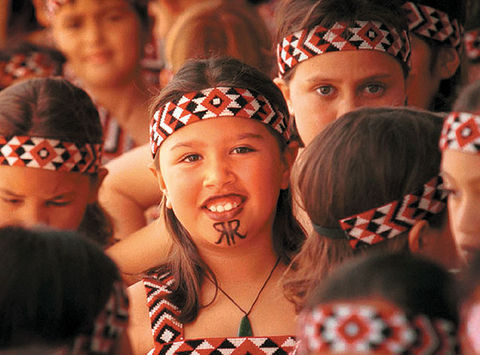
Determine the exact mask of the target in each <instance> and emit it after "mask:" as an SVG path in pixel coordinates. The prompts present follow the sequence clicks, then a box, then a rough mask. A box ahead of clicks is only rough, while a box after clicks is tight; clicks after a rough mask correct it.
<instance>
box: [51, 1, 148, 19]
mask: <svg viewBox="0 0 480 355" xmlns="http://www.w3.org/2000/svg"><path fill="white" fill-rule="evenodd" d="M126 1H127V2H128V3H130V4H132V5H140V6H147V5H148V1H149V0H126ZM71 2H72V0H46V3H45V5H46V8H47V12H48V14H49V15H50V16H53V15H55V13H56V12H57V11H58V9H59V8H60V7H61V6H63V5H66V4H68V3H71Z"/></svg>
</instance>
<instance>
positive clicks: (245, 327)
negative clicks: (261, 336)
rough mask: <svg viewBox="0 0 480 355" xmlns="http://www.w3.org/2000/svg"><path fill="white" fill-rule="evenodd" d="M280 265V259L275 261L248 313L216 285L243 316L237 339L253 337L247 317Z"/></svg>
mask: <svg viewBox="0 0 480 355" xmlns="http://www.w3.org/2000/svg"><path fill="white" fill-rule="evenodd" d="M279 263H280V258H278V259H277V261H276V262H275V265H273V268H272V270H271V271H270V274H269V275H268V277H267V279H266V280H265V282H264V283H263V285H262V287H261V288H260V291H258V293H257V296H256V297H255V299H254V300H253V302H252V305H251V306H250V308H249V310H248V311H245V310H244V309H243V308H242V307H240V306H239V305H238V303H237V302H235V300H234V299H233V298H232V297H230V295H229V294H228V293H226V292H225V291H224V290H223V289H222V288H221V287H220V285H218V284H217V285H216V286H217V288H218V290H219V291H220V292H221V293H223V295H224V296H225V297H227V298H228V299H229V300H230V302H232V303H233V304H234V305H235V307H237V308H238V309H239V310H240V311H241V312H242V313H243V314H244V316H243V317H242V320H241V321H240V326H239V327H238V334H237V336H239V337H251V336H253V330H252V324H251V323H250V319H248V315H249V314H250V312H251V311H252V309H253V307H254V306H255V304H256V303H257V301H258V299H259V298H260V295H261V293H262V291H263V290H264V289H265V286H267V283H268V281H270V278H271V277H272V275H273V272H274V271H275V269H276V268H277V265H278V264H279ZM206 278H207V279H208V280H209V281H210V282H211V283H214V282H213V280H212V279H210V277H208V276H206Z"/></svg>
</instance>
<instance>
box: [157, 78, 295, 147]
mask: <svg viewBox="0 0 480 355" xmlns="http://www.w3.org/2000/svg"><path fill="white" fill-rule="evenodd" d="M219 117H238V118H252V119H255V120H258V121H260V122H262V123H264V124H266V125H268V126H270V127H272V128H273V129H274V130H275V131H277V132H278V133H280V135H282V137H284V138H285V140H286V141H288V140H289V133H288V117H285V116H284V115H283V114H282V113H281V112H280V111H278V110H277V109H276V108H275V106H273V105H272V104H271V103H270V102H269V101H268V100H267V98H266V97H265V96H263V95H262V94H259V93H257V92H255V91H252V90H249V89H243V88H234V87H215V88H208V89H204V90H201V91H198V92H190V93H188V94H185V95H183V96H182V97H181V98H180V99H178V100H174V101H169V102H167V103H166V104H165V105H163V106H162V107H160V109H159V110H158V111H156V112H155V114H154V115H153V118H152V121H151V123H150V147H151V150H152V154H153V156H154V157H155V155H156V153H157V151H158V148H159V147H160V145H161V144H162V143H163V141H164V140H165V139H166V138H167V137H168V136H169V135H171V134H172V133H173V132H175V131H176V130H178V129H180V128H182V127H184V126H186V125H188V124H191V123H194V122H198V121H201V120H206V119H211V118H219Z"/></svg>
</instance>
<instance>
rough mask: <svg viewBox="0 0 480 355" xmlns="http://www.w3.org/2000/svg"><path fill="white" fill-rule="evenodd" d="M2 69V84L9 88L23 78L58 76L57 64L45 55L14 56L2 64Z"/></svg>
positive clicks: (0, 65)
mask: <svg viewBox="0 0 480 355" xmlns="http://www.w3.org/2000/svg"><path fill="white" fill-rule="evenodd" d="M0 62H1V61H0ZM0 68H2V73H1V74H0V75H1V77H2V79H1V81H2V84H3V86H8V85H10V84H11V83H12V82H13V81H15V80H17V79H21V78H28V77H32V76H36V77H37V76H41V77H46V76H53V75H55V74H56V71H57V64H56V63H55V62H54V61H52V59H51V58H50V57H49V56H47V55H45V54H43V53H39V52H31V53H28V54H15V55H13V56H12V57H11V58H10V59H9V60H8V61H6V62H3V63H0Z"/></svg>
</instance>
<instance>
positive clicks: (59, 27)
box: [52, 0, 145, 86]
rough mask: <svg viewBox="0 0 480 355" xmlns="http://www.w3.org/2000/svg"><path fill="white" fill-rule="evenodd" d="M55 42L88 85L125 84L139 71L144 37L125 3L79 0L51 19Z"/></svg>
mask: <svg viewBox="0 0 480 355" xmlns="http://www.w3.org/2000/svg"><path fill="white" fill-rule="evenodd" d="M52 30H53V35H54V39H55V42H56V44H57V46H58V48H59V49H60V50H61V51H62V53H63V54H64V55H65V56H66V57H67V60H68V63H69V65H70V66H71V68H72V70H73V71H74V72H75V74H76V75H77V76H78V77H79V78H81V79H82V80H83V81H85V82H86V84H87V85H88V86H103V85H108V86H110V85H123V84H125V83H128V82H129V81H131V80H133V79H134V77H135V75H137V72H138V71H139V65H138V63H139V61H140V58H141V53H142V48H143V43H144V41H143V40H141V39H142V38H143V37H145V36H144V35H143V34H142V28H141V23H140V19H139V18H138V16H137V14H136V13H135V11H134V9H133V8H132V7H131V5H129V4H128V2H127V1H124V0H101V1H98V0H76V1H74V2H70V3H67V4H65V5H62V6H61V7H60V8H59V10H58V11H57V13H56V14H55V16H54V17H53V19H52Z"/></svg>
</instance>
